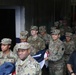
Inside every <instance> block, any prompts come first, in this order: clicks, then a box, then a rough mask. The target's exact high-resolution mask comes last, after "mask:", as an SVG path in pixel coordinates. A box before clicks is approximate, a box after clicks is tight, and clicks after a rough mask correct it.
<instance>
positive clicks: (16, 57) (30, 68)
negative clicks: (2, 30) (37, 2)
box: [0, 21, 76, 75]
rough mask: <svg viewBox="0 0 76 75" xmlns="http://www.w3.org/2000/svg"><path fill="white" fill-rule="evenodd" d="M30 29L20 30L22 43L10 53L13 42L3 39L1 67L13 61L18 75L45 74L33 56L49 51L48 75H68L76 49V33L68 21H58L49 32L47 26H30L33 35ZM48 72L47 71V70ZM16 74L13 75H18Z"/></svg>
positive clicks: (0, 54) (0, 58)
mask: <svg viewBox="0 0 76 75" xmlns="http://www.w3.org/2000/svg"><path fill="white" fill-rule="evenodd" d="M28 34H29V32H28V31H27V30H25V31H21V33H20V43H17V44H16V45H15V46H14V48H13V50H10V47H11V42H12V40H11V39H10V38H3V39H2V40H1V50H2V51H1V52H0V60H1V61H0V65H2V64H3V63H4V62H12V63H15V65H16V70H15V71H16V72H15V74H16V75H43V72H44V71H42V69H41V68H40V65H39V63H38V62H37V61H36V60H35V59H34V58H33V57H32V56H33V55H35V54H36V53H37V52H38V51H40V50H44V49H45V50H46V53H47V57H46V58H44V60H45V61H47V62H48V68H49V75H67V73H68V71H67V67H66V64H67V61H68V60H69V57H70V55H71V53H72V52H73V51H74V50H75V47H76V45H75V39H74V38H75V37H76V34H73V33H72V29H71V27H69V26H67V25H66V22H63V23H62V22H61V21H58V22H55V23H54V26H53V27H51V29H50V34H48V33H47V29H46V26H40V27H39V28H38V27H37V26H31V27H30V34H31V35H30V36H29V35H28ZM45 71H46V70H45ZM15 74H14V75H15Z"/></svg>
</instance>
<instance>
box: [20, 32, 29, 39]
mask: <svg viewBox="0 0 76 75" xmlns="http://www.w3.org/2000/svg"><path fill="white" fill-rule="evenodd" d="M27 36H28V31H21V32H20V39H26V38H27Z"/></svg>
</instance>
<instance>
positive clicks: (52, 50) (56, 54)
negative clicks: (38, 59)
mask: <svg viewBox="0 0 76 75" xmlns="http://www.w3.org/2000/svg"><path fill="white" fill-rule="evenodd" d="M64 51H65V47H64V44H63V42H62V41H61V40H60V39H58V40H56V41H53V40H50V44H49V60H50V61H58V60H60V59H62V58H63V55H64Z"/></svg>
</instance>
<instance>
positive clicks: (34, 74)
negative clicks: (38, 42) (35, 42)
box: [16, 43, 41, 75]
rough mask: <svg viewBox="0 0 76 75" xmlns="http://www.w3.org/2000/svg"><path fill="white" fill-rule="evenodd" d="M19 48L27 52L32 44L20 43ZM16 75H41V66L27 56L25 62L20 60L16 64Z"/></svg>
mask: <svg viewBox="0 0 76 75" xmlns="http://www.w3.org/2000/svg"><path fill="white" fill-rule="evenodd" d="M19 48H20V49H24V50H27V49H28V48H30V44H29V43H19V44H18V46H17V50H18V49H19ZM16 75H41V69H40V65H39V64H38V62H37V61H36V60H35V59H33V58H32V57H31V56H30V55H27V57H26V58H25V59H24V60H23V61H22V60H21V59H20V58H19V59H18V60H17V62H16Z"/></svg>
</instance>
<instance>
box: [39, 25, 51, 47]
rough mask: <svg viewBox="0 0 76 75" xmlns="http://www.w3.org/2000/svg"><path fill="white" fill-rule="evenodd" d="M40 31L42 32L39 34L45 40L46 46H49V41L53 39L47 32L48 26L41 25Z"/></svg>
mask: <svg viewBox="0 0 76 75" xmlns="http://www.w3.org/2000/svg"><path fill="white" fill-rule="evenodd" d="M39 33H40V34H38V35H39V37H41V38H42V39H43V40H44V41H45V44H46V46H48V45H49V41H50V39H51V36H50V35H49V34H47V32H46V27H45V26H40V27H39ZM41 33H43V34H41Z"/></svg>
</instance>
